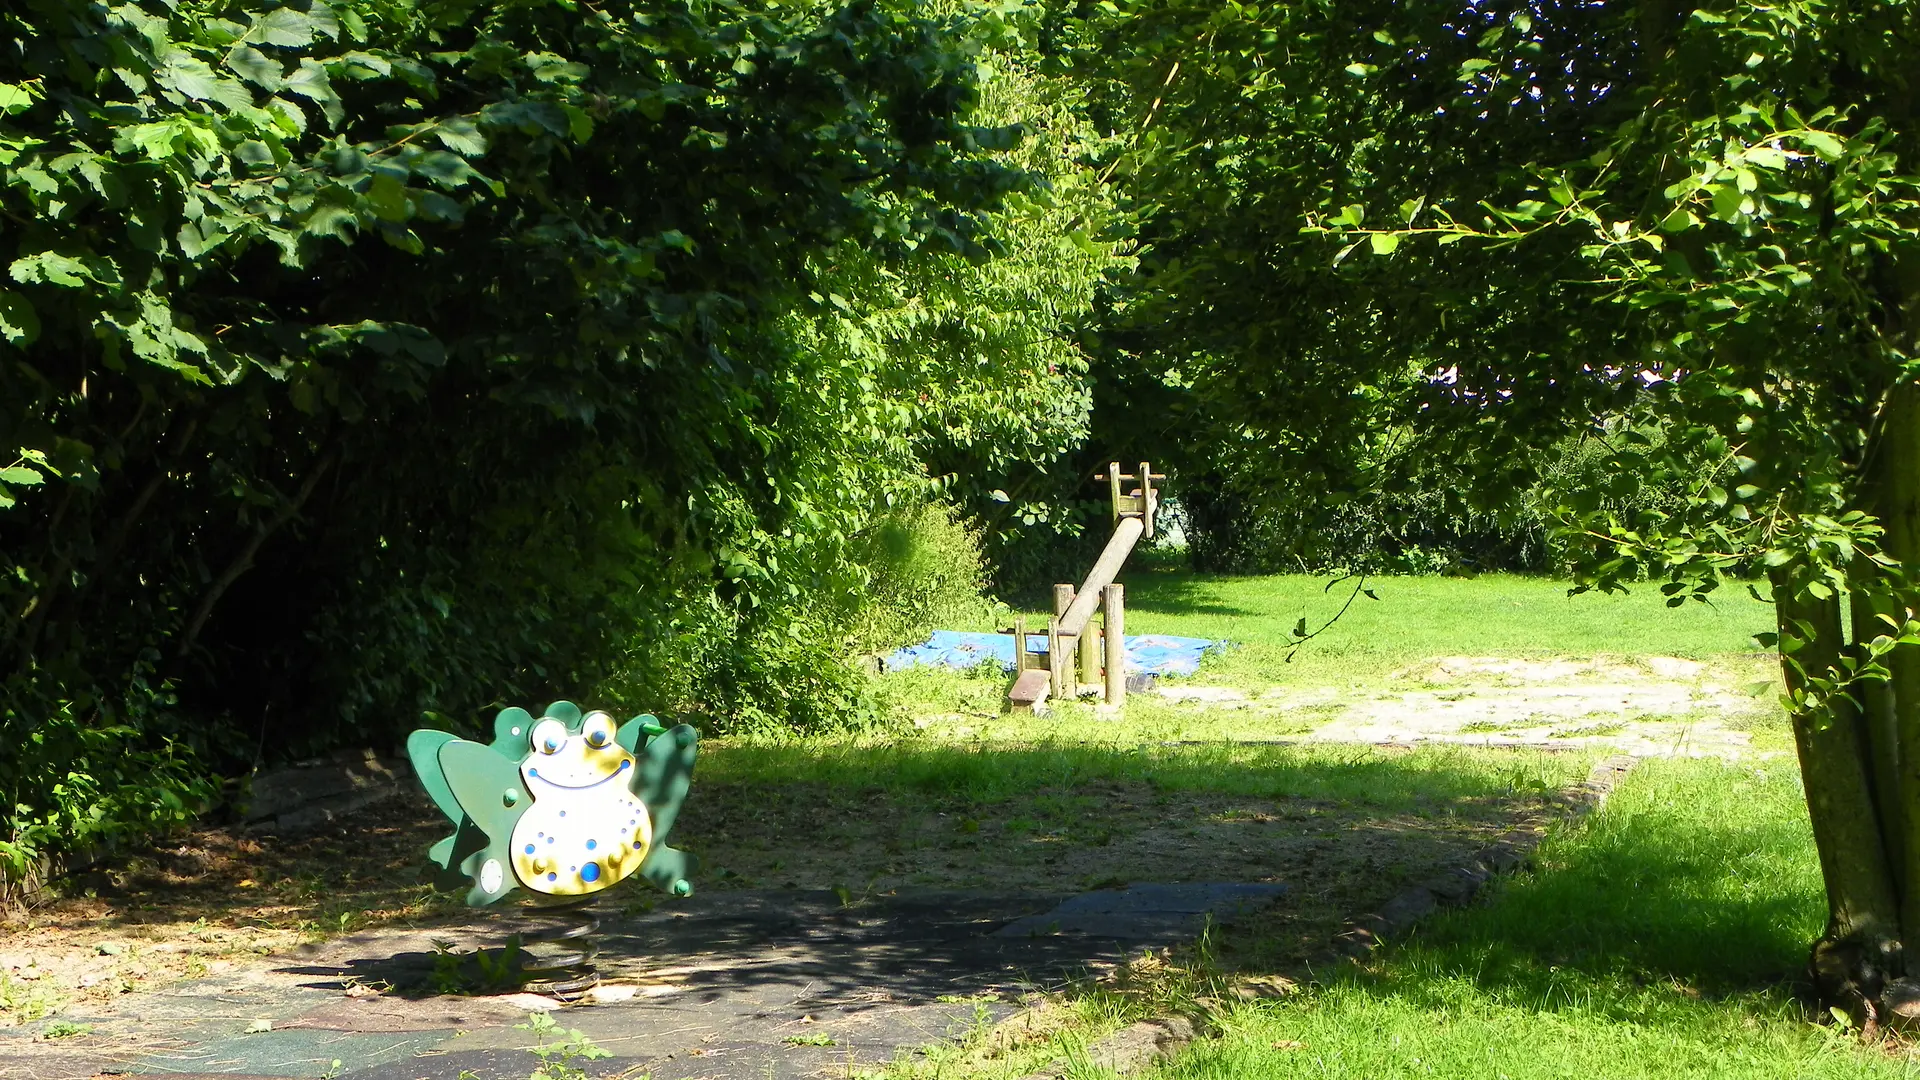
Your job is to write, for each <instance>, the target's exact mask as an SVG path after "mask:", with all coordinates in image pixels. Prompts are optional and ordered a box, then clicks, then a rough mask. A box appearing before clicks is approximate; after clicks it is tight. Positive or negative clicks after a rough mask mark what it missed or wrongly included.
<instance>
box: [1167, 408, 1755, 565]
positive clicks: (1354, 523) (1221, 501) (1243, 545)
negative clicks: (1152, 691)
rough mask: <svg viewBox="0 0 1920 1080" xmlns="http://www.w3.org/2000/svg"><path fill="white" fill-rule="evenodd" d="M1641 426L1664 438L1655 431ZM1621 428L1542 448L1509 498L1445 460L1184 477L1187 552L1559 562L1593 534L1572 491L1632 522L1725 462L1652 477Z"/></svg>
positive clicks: (1247, 561) (1200, 561)
mask: <svg viewBox="0 0 1920 1080" xmlns="http://www.w3.org/2000/svg"><path fill="white" fill-rule="evenodd" d="M1639 434H1640V436H1641V437H1642V438H1645V439H1647V440H1650V441H1651V442H1653V443H1656V444H1657V443H1661V442H1663V441H1664V440H1663V438H1662V436H1661V435H1660V433H1659V432H1657V431H1648V432H1641V433H1639ZM1625 437H1626V428H1625V427H1624V425H1622V424H1620V423H1614V424H1610V425H1605V426H1602V427H1600V428H1597V429H1596V430H1594V431H1591V432H1588V433H1585V434H1583V435H1580V436H1575V437H1569V438H1567V439H1563V440H1561V441H1560V442H1559V443H1558V444H1556V445H1553V446H1551V447H1548V448H1547V449H1545V450H1542V451H1540V452H1539V453H1537V454H1536V455H1535V456H1534V461H1533V463H1532V466H1531V470H1530V471H1531V475H1532V477H1533V479H1532V482H1531V483H1529V484H1528V485H1527V486H1525V487H1523V488H1521V489H1520V490H1518V491H1517V492H1515V493H1513V494H1512V495H1510V496H1508V497H1507V499H1506V501H1505V502H1504V503H1490V502H1489V501H1487V500H1484V499H1476V498H1474V497H1473V496H1474V493H1473V492H1471V491H1466V490H1462V489H1461V488H1460V486H1459V485H1458V482H1457V479H1458V477H1457V473H1455V472H1453V471H1451V470H1449V469H1445V468H1431V467H1417V468H1414V469H1412V470H1410V471H1407V472H1400V473H1396V472H1394V471H1393V470H1392V469H1391V468H1381V469H1378V470H1377V471H1376V472H1375V474H1374V475H1375V477H1376V479H1377V481H1378V485H1377V486H1376V487H1373V488H1371V489H1370V490H1364V491H1361V492H1347V493H1339V492H1327V491H1314V490H1305V489H1302V488H1299V487H1294V486H1287V485H1276V484H1268V485H1264V486H1262V485H1258V484H1256V483H1253V482H1251V481H1250V480H1249V479H1246V478H1241V477H1239V476H1236V475H1233V474H1228V475H1226V476H1223V475H1221V474H1220V473H1212V474H1207V475H1203V476H1198V477H1189V478H1187V479H1186V482H1185V484H1184V485H1183V486H1182V488H1181V489H1180V495H1179V498H1180V505H1181V507H1182V509H1183V511H1184V512H1185V514H1186V518H1187V522H1186V528H1187V542H1188V553H1189V557H1190V560H1191V562H1192V564H1193V565H1194V567H1195V568H1196V569H1199V570H1205V571H1212V572H1217V573H1282V572H1295V573H1299V572H1305V573H1322V572H1346V571H1357V572H1366V573H1384V574H1432V573H1476V572H1480V571H1489V570H1509V571H1520V572H1527V573H1564V572H1566V571H1567V568H1568V567H1569V566H1571V565H1572V564H1573V563H1574V562H1575V561H1576V560H1577V558H1578V556H1579V554H1580V553H1581V552H1582V551H1583V550H1584V549H1585V548H1586V547H1587V546H1588V545H1589V544H1590V543H1591V538H1589V537H1587V536H1586V535H1585V534H1584V532H1583V531H1582V530H1581V529H1580V527H1579V524H1578V521H1577V519H1576V518H1575V516H1574V515H1573V514H1571V513H1570V512H1569V508H1568V507H1569V503H1568V499H1569V495H1570V493H1572V492H1593V491H1605V492H1606V494H1605V495H1604V500H1605V502H1606V505H1607V506H1608V507H1609V508H1611V510H1612V511H1613V512H1614V513H1616V514H1618V515H1619V516H1620V517H1621V519H1622V520H1623V521H1625V522H1628V523H1629V526H1631V523H1632V522H1633V521H1635V520H1637V519H1639V518H1640V517H1642V516H1644V515H1648V514H1660V513H1665V512H1670V511H1672V510H1673V509H1674V508H1677V507H1679V506H1681V505H1683V504H1684V503H1685V502H1686V500H1687V497H1688V490H1689V489H1697V488H1699V487H1701V486H1703V485H1706V484H1710V483H1714V482H1716V479H1717V478H1719V477H1720V476H1721V474H1722V473H1724V472H1725V471H1726V469H1727V468H1728V463H1727V462H1726V460H1725V459H1724V458H1720V459H1711V460H1700V461H1696V462H1695V463H1694V473H1693V475H1692V476H1690V477H1687V478H1686V481H1685V482H1684V483H1681V482H1676V481H1673V480H1660V481H1648V480H1645V479H1643V478H1642V477H1641V476H1640V475H1639V474H1638V473H1635V472H1632V471H1622V470H1619V469H1616V468H1613V467H1612V466H1611V465H1610V464H1609V462H1610V459H1611V456H1612V454H1613V452H1614V450H1615V449H1616V448H1617V447H1618V446H1619V445H1620V444H1621V442H1622V440H1623V439H1624V438H1625Z"/></svg>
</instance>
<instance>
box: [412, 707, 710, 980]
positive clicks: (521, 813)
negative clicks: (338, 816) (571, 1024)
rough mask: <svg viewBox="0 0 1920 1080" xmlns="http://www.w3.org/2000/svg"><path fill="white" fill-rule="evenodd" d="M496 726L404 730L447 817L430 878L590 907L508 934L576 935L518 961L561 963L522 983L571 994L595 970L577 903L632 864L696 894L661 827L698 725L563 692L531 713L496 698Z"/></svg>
mask: <svg viewBox="0 0 1920 1080" xmlns="http://www.w3.org/2000/svg"><path fill="white" fill-rule="evenodd" d="M493 734H494V737H493V742H492V743H477V742H469V741H467V740H465V739H460V738H456V737H455V736H453V735H452V734H450V733H448V732H445V731H434V730H430V729H423V730H420V731H416V732H414V733H413V734H412V735H411V736H409V737H408V738H407V756H408V757H409V758H411V759H412V761H413V769H414V774H415V775H416V776H418V777H419V778H420V783H421V786H422V787H424V788H426V791H427V796H428V798H430V799H432V800H433V804H434V805H435V806H437V807H439V808H440V811H441V812H442V813H444V814H446V815H447V818H448V820H450V821H452V822H453V826H454V831H453V835H451V836H448V837H446V838H445V839H443V840H441V841H440V842H439V843H436V844H434V845H433V846H432V847H431V848H429V849H428V850H427V857H428V858H429V859H431V860H432V861H433V864H434V866H435V867H437V868H438V874H437V875H436V882H435V883H436V884H438V885H440V886H441V887H442V888H453V887H456V886H458V885H462V884H465V885H468V886H469V888H468V889H467V904H468V906H470V907H485V906H487V905H488V904H492V903H494V902H496V901H498V900H500V899H502V898H503V897H506V896H507V895H509V894H511V893H512V892H514V890H516V889H519V890H523V891H525V893H526V894H527V898H528V901H529V904H528V907H529V909H530V910H531V911H532V912H534V913H537V914H546V915H555V916H565V917H571V916H575V915H578V916H580V917H581V918H582V919H584V921H583V922H578V923H571V922H570V924H569V925H567V926H566V927H565V928H564V929H561V930H560V931H559V932H557V933H552V934H548V935H544V936H541V937H538V938H535V937H533V936H531V935H521V936H520V937H519V938H518V940H517V941H516V944H527V943H533V942H535V941H566V942H572V943H573V946H572V949H571V951H569V952H566V953H564V954H563V955H560V956H557V957H544V958H542V959H541V960H539V961H534V960H531V959H529V960H526V961H523V965H522V971H523V973H546V972H554V973H557V976H558V977H556V978H551V979H540V980H535V981H533V982H530V983H528V984H527V985H528V986H529V988H533V989H538V990H543V991H545V992H549V993H554V994H558V995H560V996H562V997H573V996H578V995H580V994H582V993H584V992H585V991H586V990H588V989H590V988H591V987H592V986H593V985H594V984H595V983H597V982H598V981H599V976H598V974H597V973H596V972H595V971H594V970H593V964H592V960H593V956H594V954H595V952H596V951H597V950H596V949H595V947H594V946H593V945H592V944H591V942H589V941H585V940H583V939H586V938H587V936H588V935H590V934H592V933H593V932H594V931H595V930H596V929H598V927H599V923H598V920H596V919H594V918H593V917H592V915H591V914H589V913H587V912H586V911H585V910H584V909H585V908H586V907H587V905H589V904H591V903H592V902H593V901H594V899H596V898H597V896H598V894H600V893H601V892H604V891H605V890H606V889H608V888H610V887H612V886H613V885H615V884H616V883H618V882H619V881H621V880H622V879H623V878H628V877H635V876H638V877H642V878H645V879H647V880H648V881H650V882H652V883H653V884H654V885H657V886H659V887H660V888H662V889H665V890H667V891H668V892H671V893H673V894H674V895H676V896H687V895H689V894H691V893H692V892H693V887H692V885H690V884H689V883H688V881H687V878H688V876H689V875H690V874H691V873H692V872H693V870H694V867H695V865H696V863H695V860H694V859H693V857H692V856H690V855H688V854H686V853H685V852H682V851H677V850H675V849H673V848H671V847H668V846H667V844H666V839H667V834H668V832H669V831H670V830H671V829H672V828H673V820H674V818H675V817H676V816H677V815H678V814H679V812H680V803H681V801H682V800H683V799H685V798H686V794H687V784H688V781H689V780H690V779H691V778H692V776H693V759H694V753H695V750H696V748H697V747H696V744H697V743H698V741H699V734H698V733H697V732H695V731H694V730H693V729H692V728H690V727H688V726H687V725H685V724H681V725H679V726H677V727H674V728H672V729H668V728H666V727H663V726H662V725H661V724H660V723H659V722H658V721H657V720H655V719H654V718H653V717H652V716H638V717H635V718H634V719H632V720H629V721H627V722H626V723H625V724H616V723H615V721H614V719H613V717H611V716H609V715H607V714H606V713H604V712H591V713H587V714H586V715H585V716H582V715H581V713H580V709H579V707H578V706H576V705H574V704H573V703H572V702H568V701H556V702H554V703H553V704H551V705H549V706H547V708H546V711H545V712H543V713H542V714H541V715H540V717H539V718H538V719H536V718H534V717H533V716H532V715H530V714H529V713H528V712H527V710H525V709H522V708H517V707H516V708H510V709H502V710H501V711H500V714H499V715H498V716H496V717H494V721H493ZM563 921H568V920H563Z"/></svg>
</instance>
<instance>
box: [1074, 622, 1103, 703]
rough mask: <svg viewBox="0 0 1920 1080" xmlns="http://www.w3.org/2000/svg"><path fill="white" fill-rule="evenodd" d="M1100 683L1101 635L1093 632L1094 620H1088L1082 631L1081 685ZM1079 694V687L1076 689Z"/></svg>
mask: <svg viewBox="0 0 1920 1080" xmlns="http://www.w3.org/2000/svg"><path fill="white" fill-rule="evenodd" d="M1099 681H1100V635H1098V634H1096V633H1094V632H1093V620H1092V619H1088V620H1087V625H1086V628H1085V629H1084V630H1081V631H1080V685H1081V686H1088V685H1092V684H1096V683H1098V682H1099ZM1075 691H1076V692H1078V687H1076V688H1075Z"/></svg>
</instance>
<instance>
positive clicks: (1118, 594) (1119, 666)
mask: <svg viewBox="0 0 1920 1080" xmlns="http://www.w3.org/2000/svg"><path fill="white" fill-rule="evenodd" d="M1104 592H1105V599H1106V602H1107V704H1109V705H1112V706H1115V707H1116V708H1117V707H1119V706H1122V705H1125V704H1126V703H1127V587H1126V586H1125V585H1109V586H1107V587H1106V589H1105V590H1104Z"/></svg>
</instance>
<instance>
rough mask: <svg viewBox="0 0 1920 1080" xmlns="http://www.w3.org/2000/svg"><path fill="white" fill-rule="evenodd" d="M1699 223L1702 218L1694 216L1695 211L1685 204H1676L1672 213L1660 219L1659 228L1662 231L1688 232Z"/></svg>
mask: <svg viewBox="0 0 1920 1080" xmlns="http://www.w3.org/2000/svg"><path fill="white" fill-rule="evenodd" d="M1698 224H1700V219H1699V218H1697V217H1694V216H1693V211H1691V210H1689V209H1687V208H1686V207H1684V206H1676V207H1674V208H1673V211H1672V212H1671V213H1669V214H1668V215H1667V216H1666V217H1663V218H1661V219H1660V224H1659V225H1658V226H1657V228H1659V230H1660V231H1661V232H1668V233H1677V232H1686V231H1687V230H1688V229H1691V228H1693V227H1694V226H1696V225H1698Z"/></svg>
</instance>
